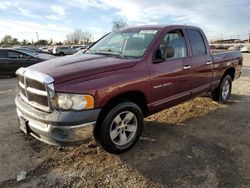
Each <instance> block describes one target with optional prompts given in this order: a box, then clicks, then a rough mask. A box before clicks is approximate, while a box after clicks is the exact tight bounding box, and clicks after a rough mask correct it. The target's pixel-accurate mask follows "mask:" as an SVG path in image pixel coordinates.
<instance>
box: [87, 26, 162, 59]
mask: <svg viewBox="0 0 250 188" xmlns="http://www.w3.org/2000/svg"><path fill="white" fill-rule="evenodd" d="M156 33H157V30H133V31H118V32H114V33H111V34H109V35H107V36H106V37H104V38H103V39H101V40H100V41H99V42H97V43H96V44H94V45H93V46H92V47H91V48H90V49H89V52H90V53H93V54H109V55H117V56H120V57H132V58H138V57H142V56H143V55H144V53H145V51H146V50H147V48H148V46H149V45H150V43H151V42H152V40H153V39H154V37H155V34H156Z"/></svg>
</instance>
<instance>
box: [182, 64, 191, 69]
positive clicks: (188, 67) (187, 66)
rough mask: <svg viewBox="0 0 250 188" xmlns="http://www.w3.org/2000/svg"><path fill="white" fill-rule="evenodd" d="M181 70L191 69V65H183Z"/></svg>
mask: <svg viewBox="0 0 250 188" xmlns="http://www.w3.org/2000/svg"><path fill="white" fill-rule="evenodd" d="M182 69H183V70H188V69H191V65H185V66H183V67H182Z"/></svg>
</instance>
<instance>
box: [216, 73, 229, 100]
mask: <svg viewBox="0 0 250 188" xmlns="http://www.w3.org/2000/svg"><path fill="white" fill-rule="evenodd" d="M231 90H232V78H231V76H229V75H226V76H225V77H224V78H223V79H222V81H221V83H220V86H219V87H218V88H217V89H216V90H214V91H213V93H212V98H213V99H214V100H215V101H218V102H220V103H226V102H228V100H229V98H230V95H231Z"/></svg>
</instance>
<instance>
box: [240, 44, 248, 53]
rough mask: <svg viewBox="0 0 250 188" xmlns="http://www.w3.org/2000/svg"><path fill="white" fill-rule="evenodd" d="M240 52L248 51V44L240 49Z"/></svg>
mask: <svg viewBox="0 0 250 188" xmlns="http://www.w3.org/2000/svg"><path fill="white" fill-rule="evenodd" d="M240 51H241V52H250V45H247V46H244V47H242V48H241V49H240Z"/></svg>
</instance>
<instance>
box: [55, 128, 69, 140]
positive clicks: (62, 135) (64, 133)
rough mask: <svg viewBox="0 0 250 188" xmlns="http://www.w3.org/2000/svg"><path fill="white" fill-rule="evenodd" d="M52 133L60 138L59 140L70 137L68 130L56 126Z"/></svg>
mask: <svg viewBox="0 0 250 188" xmlns="http://www.w3.org/2000/svg"><path fill="white" fill-rule="evenodd" d="M52 134H53V135H54V136H55V137H56V138H59V140H61V139H65V138H67V137H68V132H67V131H66V130H64V129H58V128H55V129H53V130H52Z"/></svg>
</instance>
